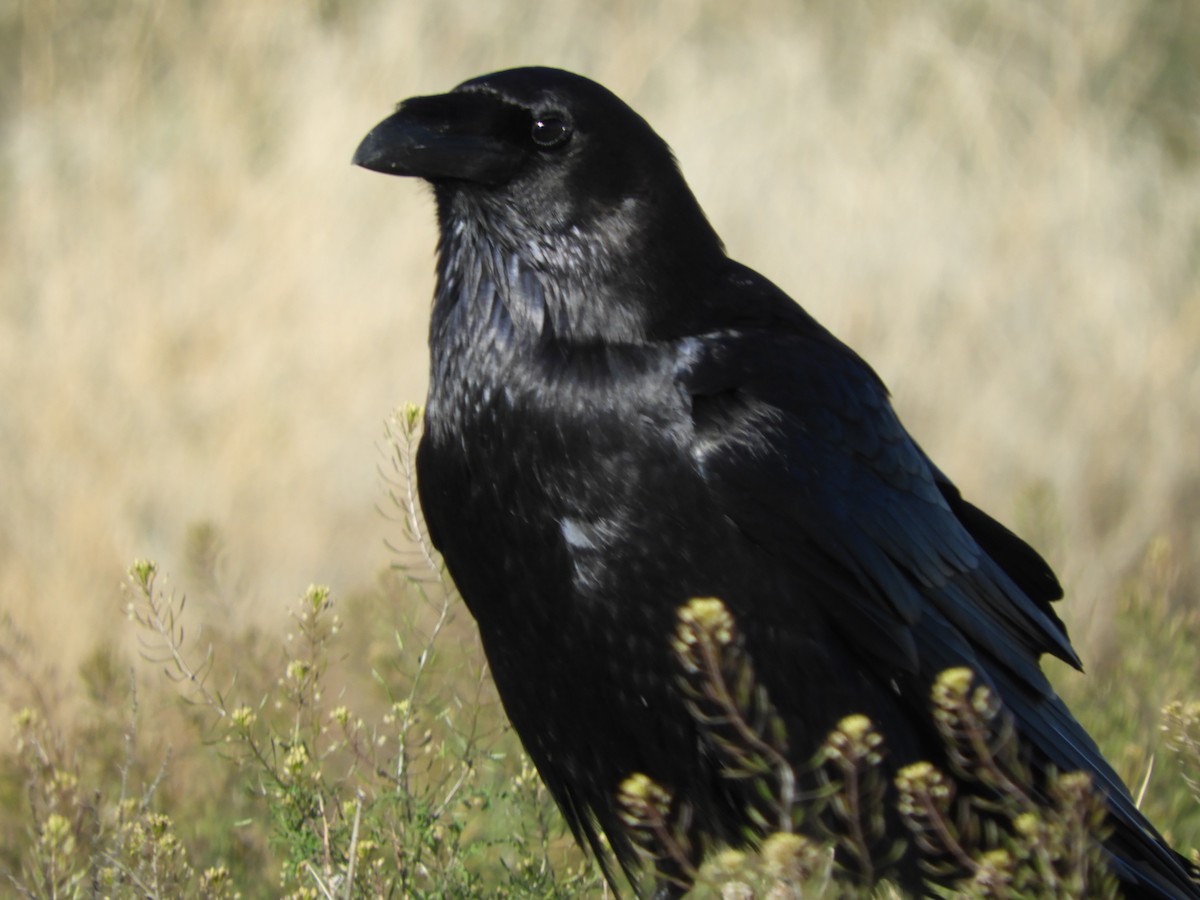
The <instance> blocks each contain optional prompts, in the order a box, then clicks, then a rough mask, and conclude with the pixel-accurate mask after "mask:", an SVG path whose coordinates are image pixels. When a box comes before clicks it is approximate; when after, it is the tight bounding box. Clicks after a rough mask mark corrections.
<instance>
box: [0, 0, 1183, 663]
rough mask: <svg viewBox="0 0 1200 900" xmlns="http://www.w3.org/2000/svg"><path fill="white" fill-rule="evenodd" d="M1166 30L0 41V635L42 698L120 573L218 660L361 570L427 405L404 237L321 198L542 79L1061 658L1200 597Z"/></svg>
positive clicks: (15, 20) (480, 21)
mask: <svg viewBox="0 0 1200 900" xmlns="http://www.w3.org/2000/svg"><path fill="white" fill-rule="evenodd" d="M1198 20H1200V16H1198V15H1197V13H1196V12H1194V11H1192V7H1190V6H1188V5H1187V4H1185V3H1169V2H1158V3H1155V4H1153V5H1152V4H1151V2H1150V0H1144V2H1138V0H1072V2H1064V3H1061V4H1056V5H1054V8H1048V7H1047V6H1046V5H1044V4H1041V3H1038V2H1032V0H1012V2H1006V3H1000V2H995V3H981V2H965V3H963V2H954V3H952V2H946V0H942V2H926V3H916V2H895V3H887V2H876V3H868V2H855V3H836V2H833V0H829V2H825V3H807V4H802V3H793V2H785V0H745V2H742V3H739V4H725V3H719V2H715V0H713V2H698V3H687V2H683V0H659V2H649V3H635V2H631V0H629V2H616V3H612V4H608V5H606V6H603V7H602V6H601V5H599V4H588V3H583V2H568V0H555V2H548V0H547V2H541V0H503V2H496V3H483V2H480V0H440V2H433V0H414V2H399V3H386V2H382V0H381V2H368V0H358V2H344V3H338V2H334V0H327V2H317V0H313V2H309V3H283V2H266V0H264V2H260V3H255V4H243V3H237V2H233V0H213V2H208V3H189V2H184V0H175V2H172V3H157V2H151V0H129V2H123V3H111V4H110V3H106V4H96V3H91V2H85V0H58V2H54V3H46V2H42V0H16V2H12V3H8V4H5V5H3V6H0V57H2V58H3V60H4V61H3V62H2V63H0V73H2V82H0V104H2V107H0V154H2V155H0V160H2V162H0V397H2V398H3V399H2V401H0V466H2V469H0V471H2V473H3V475H2V478H0V611H6V612H8V613H10V614H11V615H12V616H13V617H14V619H15V620H16V621H17V622H18V624H20V625H21V627H22V628H24V629H25V630H27V631H29V632H31V633H32V634H33V635H34V639H35V641H36V642H37V644H39V645H40V649H41V651H42V652H43V653H45V654H46V655H47V656H48V657H54V658H57V659H59V660H65V661H67V662H69V661H71V660H73V659H76V658H78V657H79V656H80V655H82V654H83V653H84V652H86V651H87V649H88V648H89V647H90V646H91V645H92V643H93V642H94V641H95V639H96V638H97V636H98V635H100V634H104V633H107V632H108V631H109V630H110V629H112V628H114V627H115V623H116V622H117V621H119V618H118V616H117V615H116V613H117V612H118V611H119V609H120V607H121V604H122V596H121V593H120V589H119V585H120V581H121V575H122V573H123V571H124V568H125V566H126V565H127V563H128V562H129V560H130V559H132V558H133V557H137V556H144V557H152V558H154V559H157V560H158V561H159V563H160V565H161V566H162V568H163V569H164V570H166V571H169V572H174V573H176V575H177V579H176V580H177V581H179V582H181V586H182V587H183V588H184V589H185V590H186V589H187V588H188V584H187V576H186V572H187V554H188V552H189V550H188V547H189V541H194V539H195V538H194V536H195V534H197V533H198V529H199V528H201V527H211V528H213V529H215V530H216V532H217V533H218V534H219V535H220V536H221V545H222V546H223V548H224V549H223V551H222V557H221V570H222V572H223V574H224V579H225V583H226V589H225V596H226V598H227V604H228V605H227V607H226V611H227V612H228V614H229V615H230V616H231V617H232V619H233V620H234V621H242V620H244V621H247V622H250V621H265V620H272V621H275V620H278V619H279V618H280V617H281V612H282V610H283V609H284V607H285V605H286V604H287V603H289V602H291V601H292V600H293V598H295V597H296V596H298V595H299V594H300V593H301V592H302V590H303V588H304V586H305V585H306V584H308V583H309V582H311V581H322V582H326V583H329V584H331V585H333V586H334V589H335V591H339V592H345V591H348V590H351V589H353V588H354V587H355V586H356V585H360V584H363V583H366V582H370V581H371V580H372V579H373V577H374V574H375V572H376V571H377V570H378V569H380V568H381V567H383V566H386V565H388V563H389V562H390V560H391V557H390V555H389V553H388V551H387V550H386V549H385V547H384V540H385V539H386V538H391V537H395V535H396V533H397V530H396V529H395V528H394V527H393V526H392V525H391V524H390V523H389V522H388V521H387V520H386V519H385V518H384V517H383V516H381V515H380V514H379V512H378V511H377V509H376V507H377V505H379V504H380V503H381V499H382V496H383V490H382V488H381V486H380V482H379V478H378V474H377V467H378V466H379V465H380V464H381V462H382V459H383V457H382V452H381V449H380V448H381V445H382V435H383V422H384V419H385V417H386V416H387V415H388V413H389V411H390V410H391V409H392V407H393V406H394V405H396V404H397V403H399V402H401V401H404V400H419V399H420V398H421V397H422V396H423V394H424V379H425V369H426V354H425V349H424V330H425V324H426V316H427V310H428V298H429V295H430V291H431V287H432V261H433V247H434V241H435V234H434V224H433V210H432V203H431V202H430V200H429V199H428V197H427V195H426V192H425V191H424V189H423V188H422V187H421V186H420V185H418V184H414V183H408V182H403V181H399V180H392V179H384V178H380V177H379V176H377V175H374V174H370V173H365V172H362V171H359V170H355V169H352V168H351V167H350V165H349V157H350V154H351V152H352V151H353V149H354V147H355V145H356V142H357V141H358V139H359V138H360V137H361V135H362V134H364V133H365V132H366V130H367V129H368V128H369V127H370V126H371V125H372V124H374V123H375V122H376V121H377V120H378V119H380V118H382V116H383V115H385V114H386V113H387V112H388V110H389V108H390V104H391V103H393V102H394V101H396V100H399V99H401V98H403V97H406V96H410V95H413V94H418V93H431V92H438V91H442V90H445V89H447V88H449V87H450V86H452V85H454V84H456V83H457V82H459V81H460V80H463V79H465V78H467V77H470V76H473V75H476V74H479V73H482V72H485V71H490V70H494V69H498V68H504V67H508V66H512V65H519V64H530V63H540V64H548V65H556V66H563V67H566V68H570V69H573V70H576V71H579V72H582V73H584V74H587V75H590V76H592V77H594V78H596V79H597V80H599V81H601V82H603V83H605V84H607V85H608V86H610V87H611V88H612V89H614V90H615V91H616V92H617V93H618V94H620V95H622V96H623V97H625V98H626V99H627V100H628V101H629V102H630V103H631V104H632V105H633V106H634V107H635V108H637V109H638V110H639V111H641V112H642V113H643V114H644V115H645V116H646V117H647V118H648V119H649V120H650V121H651V122H652V123H653V124H654V125H655V126H656V127H657V128H658V129H659V131H660V132H661V133H662V134H663V135H664V136H665V137H666V138H667V139H668V141H669V142H670V143H671V144H672V146H673V147H674V148H675V150H676V153H677V155H678V157H679V159H680V161H681V163H682V166H683V169H684V172H685V174H686V175H687V176H688V178H689V180H690V182H691V184H692V186H693V188H694V189H695V190H696V192H697V194H698V195H699V197H700V199H701V202H702V203H703V205H704V206H705V208H706V210H707V211H708V213H709V216H710V218H711V219H712V220H713V222H714V224H715V225H716V226H717V229H718V231H719V232H720V233H721V234H722V235H723V236H724V237H725V239H726V242H727V244H728V247H729V250H730V252H731V254H732V255H734V256H735V257H737V258H739V259H741V260H742V261H744V262H746V263H748V264H750V265H752V266H754V267H755V268H758V269H759V270H761V271H762V272H764V273H765V274H767V275H768V276H769V277H771V278H772V279H773V280H775V281H777V282H778V283H779V284H780V285H781V286H783V287H784V288H785V289H786V290H788V291H789V292H790V293H791V294H792V295H793V296H795V297H796V298H797V299H799V300H800V301H801V302H802V303H804V304H805V306H807V308H808V309H809V310H810V311H811V312H813V313H814V314H815V315H816V316H817V317H818V318H819V319H821V320H822V321H823V322H825V323H826V324H827V325H828V326H830V327H831V328H832V329H833V330H834V331H835V332H836V333H837V334H839V335H840V336H841V337H842V338H843V339H845V340H847V341H848V342H849V343H851V344H852V345H853V346H854V347H855V348H856V349H858V350H859V351H860V352H861V353H862V354H863V355H864V356H865V357H866V358H867V359H868V360H870V361H871V362H872V363H873V364H874V365H875V367H876V368H877V369H878V370H879V372H880V373H881V375H883V377H884V378H885V380H886V381H887V382H888V383H889V384H890V385H891V387H892V389H893V392H894V394H895V396H896V401H897V405H898V407H899V408H900V410H901V412H902V415H903V416H904V418H905V420H906V421H907V423H908V424H909V426H910V428H911V429H912V430H913V431H914V433H915V434H916V435H917V436H918V439H919V440H920V441H921V442H922V443H923V445H924V446H925V448H926V449H927V450H928V451H929V452H930V454H931V455H932V456H933V457H934V458H935V459H936V460H938V461H939V464H940V465H941V466H942V467H943V468H944V469H945V470H946V471H947V472H948V473H949V474H950V475H951V476H952V477H954V478H955V479H956V480H957V481H958V483H959V484H960V486H961V487H962V488H963V490H964V492H965V493H966V494H967V495H968V496H969V497H971V498H972V499H974V500H975V501H976V502H978V503H980V504H981V505H982V506H984V507H985V508H986V509H988V510H990V511H992V512H993V513H995V514H996V515H998V516H999V517H1000V518H1002V519H1004V520H1006V521H1009V522H1017V523H1020V524H1022V525H1023V526H1024V529H1025V530H1026V531H1027V532H1029V531H1032V533H1033V535H1034V537H1035V538H1036V539H1037V541H1038V543H1039V544H1040V546H1042V548H1043V549H1044V550H1045V551H1046V552H1048V553H1049V555H1050V557H1051V558H1052V560H1053V562H1054V563H1055V564H1056V566H1057V568H1058V569H1059V571H1060V572H1061V573H1062V574H1063V576H1064V578H1065V580H1066V582H1067V584H1068V586H1069V588H1070V590H1071V596H1070V598H1069V601H1068V604H1067V607H1066V617H1067V618H1068V620H1069V621H1070V622H1071V623H1072V624H1073V626H1074V630H1075V633H1076V635H1077V639H1078V640H1080V642H1081V643H1082V644H1083V645H1084V652H1085V658H1088V657H1089V653H1088V649H1089V647H1096V648H1099V647H1102V646H1103V644H1102V642H1098V639H1099V638H1101V637H1102V636H1103V633H1102V632H1103V628H1102V623H1103V621H1104V620H1105V617H1106V612H1107V610H1108V608H1109V606H1110V601H1111V599H1112V598H1113V596H1114V595H1115V594H1116V592H1117V590H1118V587H1119V585H1120V583H1121V580H1122V578H1123V577H1124V575H1125V573H1126V572H1127V570H1128V569H1129V567H1130V566H1131V565H1132V564H1133V562H1134V561H1136V560H1137V559H1139V558H1140V557H1141V555H1142V553H1143V552H1144V550H1145V547H1146V546H1147V544H1148V542H1149V541H1150V540H1151V538H1152V537H1154V536H1155V535H1159V534H1166V535H1169V536H1170V537H1171V539H1172V540H1173V542H1174V544H1175V546H1176V548H1177V551H1178V552H1177V559H1179V560H1181V561H1182V562H1181V566H1182V571H1181V578H1182V581H1181V582H1180V584H1181V585H1182V586H1183V587H1186V588H1189V589H1190V588H1194V586H1195V584H1196V583H1197V571H1198V570H1197V569H1196V567H1195V565H1194V564H1193V563H1192V562H1190V560H1192V559H1193V558H1196V557H1197V551H1198V550H1200V532H1198V531H1197V529H1196V527H1195V522H1196V520H1197V518H1198V517H1200V509H1198V501H1200V454H1198V453H1197V448H1198V447H1200V364H1198V363H1200V360H1198V354H1197V351H1198V349H1200V277H1198V276H1200V272H1198V269H1200V174H1198V169H1197V166H1196V165H1195V164H1194V162H1195V159H1194V156H1193V155H1192V153H1193V150H1194V144H1192V143H1190V142H1191V141H1194V140H1195V137H1196V131H1197V128H1198V127H1200V126H1197V119H1196V106H1195V103H1194V101H1195V98H1196V91H1195V88H1194V87H1193V88H1190V90H1191V93H1190V94H1188V93H1187V90H1185V88H1181V87H1180V85H1184V86H1185V87H1186V86H1187V85H1193V84H1194V83H1195V82H1194V80H1192V81H1189V80H1188V79H1189V77H1190V76H1192V75H1194V74H1195V72H1194V70H1188V68H1187V67H1188V66H1189V65H1193V66H1194V63H1189V62H1188V57H1187V55H1186V53H1185V54H1184V55H1183V56H1182V57H1180V55H1179V51H1178V47H1177V46H1176V44H1177V43H1178V42H1179V41H1184V46H1185V48H1186V47H1187V46H1189V45H1188V44H1187V43H1186V41H1185V40H1184V39H1186V38H1187V37H1188V36H1189V35H1191V36H1192V37H1194V36H1195V34H1196V33H1197V32H1200V21H1198ZM1197 45H1200V42H1197V41H1193V42H1192V44H1190V46H1191V47H1193V48H1194V47H1195V46H1197ZM1180 67H1182V69H1181V68H1180ZM1189 101H1190V102H1191V105H1190V106H1189V105H1188V104H1189ZM1031 511H1032V512H1031ZM189 535H192V537H191V538H189ZM1187 593H1188V592H1187V591H1181V594H1182V595H1184V596H1187ZM1192 595H1194V593H1193V594H1192Z"/></svg>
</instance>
